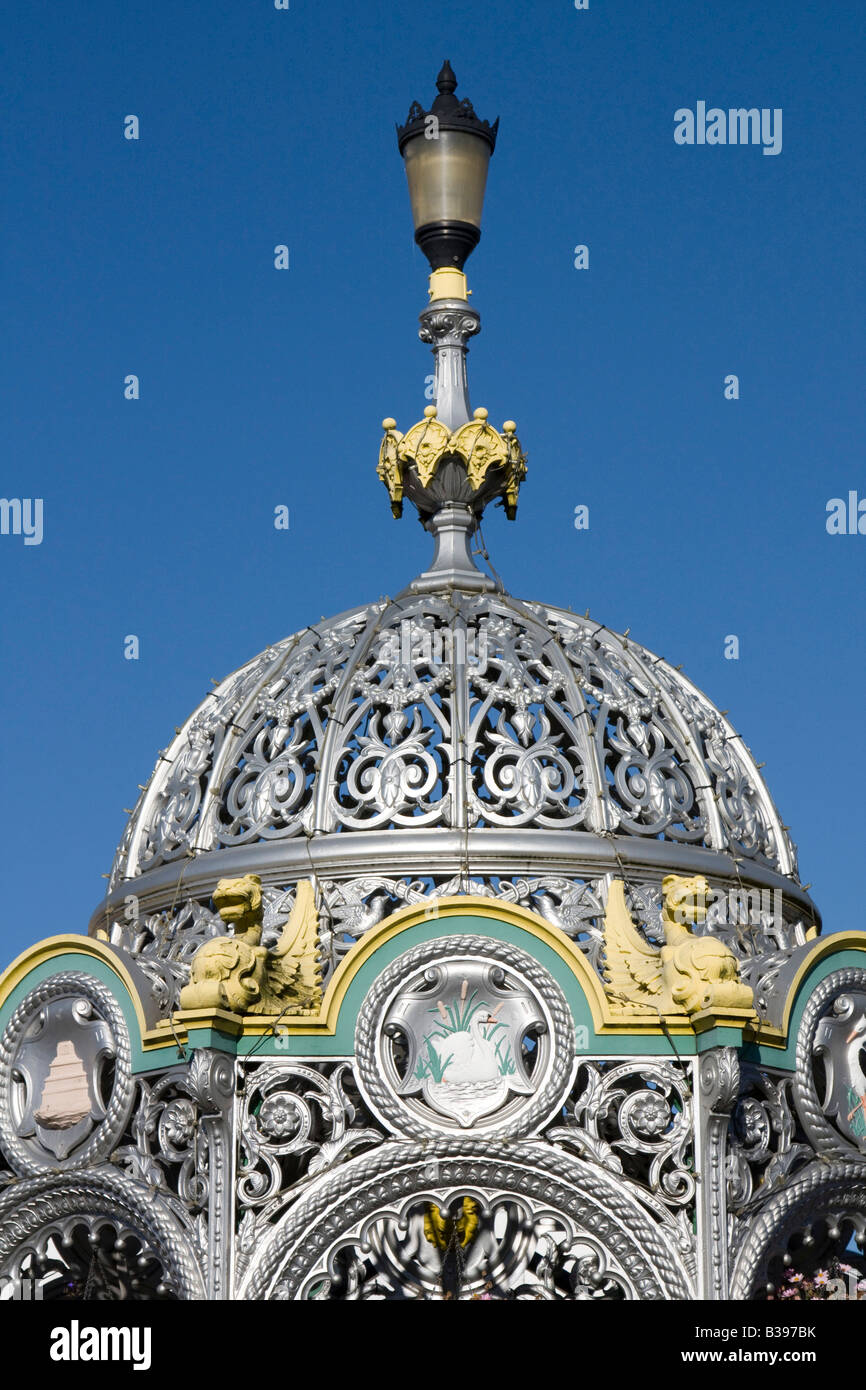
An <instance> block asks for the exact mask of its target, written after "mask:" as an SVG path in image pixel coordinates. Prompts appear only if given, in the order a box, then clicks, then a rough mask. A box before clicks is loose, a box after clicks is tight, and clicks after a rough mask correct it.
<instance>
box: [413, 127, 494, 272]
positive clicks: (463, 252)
mask: <svg viewBox="0 0 866 1390" xmlns="http://www.w3.org/2000/svg"><path fill="white" fill-rule="evenodd" d="M490 154H491V146H490V141H489V140H487V139H484V138H483V137H481V136H478V135H475V134H473V133H472V132H470V131H468V130H441V129H440V130H439V132H438V137H437V138H436V139H435V140H428V139H427V138H426V136H425V135H424V134H419V135H416V136H414V137H413V138H412V139H410V140H407V141H406V143H405V145H404V147H403V159H404V161H405V164H406V177H407V179H408V181H409V199H410V202H411V204H412V220H413V222H414V224H415V240H416V241H417V243H418V245H419V246H420V247H421V250H422V251H423V252H424V254H425V255H426V257H427V259H428V260H429V262H430V266H431V268H432V269H433V270H438V269H439V268H440V267H441V266H457V267H458V269H461V270H462V268H463V263H464V261H465V260H466V257H467V256H468V255H469V253H470V251H472V249H473V248H474V247H475V246H477V244H478V240H479V238H480V236H481V210H482V207H483V205H484V189H485V187H486V184H487V168H488V165H489V163H490Z"/></svg>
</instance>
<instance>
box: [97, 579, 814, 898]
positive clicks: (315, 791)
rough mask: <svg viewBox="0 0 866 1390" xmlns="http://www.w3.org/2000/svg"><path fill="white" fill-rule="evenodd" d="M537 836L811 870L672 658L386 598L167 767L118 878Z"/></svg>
mask: <svg viewBox="0 0 866 1390" xmlns="http://www.w3.org/2000/svg"><path fill="white" fill-rule="evenodd" d="M438 826H450V827H456V828H459V829H461V830H464V829H466V828H468V827H480V828H483V827H488V826H489V827H509V828H522V827H534V828H538V829H579V830H585V831H588V832H592V833H596V834H598V833H601V834H605V833H612V834H617V835H628V836H637V837H643V838H646V837H651V838H661V839H667V840H672V841H675V842H679V843H683V844H694V845H699V846H705V847H708V848H715V849H733V850H735V851H736V852H737V853H738V855H740V856H743V857H750V858H753V859H755V860H758V861H760V862H762V863H765V864H767V865H769V866H771V867H773V868H777V869H779V870H780V871H781V872H782V873H794V872H796V857H795V850H794V847H793V846H792V845H791V843H790V841H789V839H788V837H787V835H786V832H785V830H784V828H783V827H782V826H781V823H780V821H779V818H778V815H777V813H776V811H775V808H774V807H773V804H772V802H771V800H770V798H769V795H768V793H767V791H766V788H765V787H764V785H763V783H762V782H761V779H760V776H759V773H758V770H757V768H756V766H755V764H754V762H753V761H752V759H751V757H750V755H749V754H748V750H747V749H745V747H744V745H743V744H742V741H741V740H740V739H739V738H738V736H737V735H736V734H735V733H734V731H733V729H731V728H730V726H729V725H728V724H727V722H726V721H725V720H724V719H723V717H722V716H721V715H720V714H719V713H718V711H716V710H715V709H714V708H713V706H712V705H711V704H710V703H709V701H707V700H706V699H705V697H704V696H702V695H701V694H700V692H698V691H697V690H695V688H694V687H693V686H691V685H690V684H689V682H688V681H686V680H685V679H684V678H683V677H680V676H678V674H677V673H676V672H675V671H673V670H672V669H671V668H670V667H669V666H667V665H666V663H664V662H663V661H661V660H660V659H659V658H655V657H653V656H652V655H651V653H649V652H647V651H645V650H644V649H643V648H641V647H639V646H637V645H636V644H634V643H632V642H630V641H628V640H627V639H625V638H620V637H617V636H616V634H614V633H611V632H609V631H608V630H607V629H605V628H602V627H601V626H600V625H598V624H594V623H591V622H589V621H588V620H580V619H578V618H576V617H574V616H573V615H571V614H568V613H564V612H562V611H561V610H556V609H550V608H546V607H544V606H542V605H540V604H531V603H520V602H518V601H517V600H514V599H511V598H508V597H507V596H505V595H498V594H496V595H494V594H485V595H461V594H457V593H455V594H449V595H445V594H442V595H435V594H431V595H417V596H412V597H408V598H405V599H401V600H398V601H395V602H393V603H391V602H389V601H387V600H380V601H379V602H378V603H376V604H371V605H369V606H368V607H366V608H364V609H359V610H355V611H354V612H352V613H350V614H347V615H343V616H342V617H340V618H337V619H334V620H331V621H330V622H323V623H322V625H321V626H320V627H318V628H309V629H307V630H306V631H305V632H303V633H301V634H299V635H298V636H296V637H292V638H288V639H286V641H284V642H282V643H280V644H279V645H278V646H276V647H274V648H271V649H269V650H268V651H266V652H265V653H263V654H262V656H260V657H258V658H256V660H255V661H253V662H251V663H249V665H247V666H245V667H243V668H241V670H239V671H238V672H236V673H235V674H234V675H233V676H231V677H229V678H228V679H227V680H226V681H224V682H223V683H222V685H221V686H220V687H219V688H218V689H217V690H215V691H214V692H213V693H212V694H211V695H210V696H209V697H208V699H207V700H206V701H205V702H204V703H203V704H202V705H201V706H200V707H199V709H198V710H197V711H196V712H195V714H194V715H193V716H192V717H191V719H190V720H189V721H188V723H187V725H186V726H185V728H184V730H183V731H182V732H181V733H180V734H179V735H178V738H177V739H176V740H175V743H174V744H172V746H171V747H170V748H169V749H168V750H167V751H166V752H165V753H163V754H161V755H160V760H159V762H158V764H157V768H156V770H155V772H154V775H153V778H152V780H151V783H150V784H149V786H148V788H147V789H146V791H145V792H144V793H143V795H142V797H141V798H140V799H139V802H138V805H137V806H136V808H135V810H134V811H133V813H132V819H131V822H130V824H129V826H128V827H127V830H126V831H125V833H124V836H123V839H122V841H121V845H120V848H119V851H118V857H117V860H116V864H115V870H114V874H113V878H112V883H113V884H114V885H116V884H117V883H119V882H120V881H122V880H123V879H124V878H126V879H129V878H134V877H135V876H136V875H137V874H139V873H141V872H143V871H145V870H148V869H150V868H153V867H156V866H157V865H159V864H161V863H165V862H167V861H171V860H174V859H178V858H182V857H183V856H185V855H187V854H189V853H191V852H198V851H200V850H205V849H213V848H217V847H220V846H230V845H241V844H247V843H253V842H257V841H267V840H274V839H282V838H289V837H297V836H300V835H304V834H308V835H315V834H320V833H322V834H324V833H334V832H337V831H340V830H381V829H388V828H392V827H400V828H404V827H413V828H426V827H438Z"/></svg>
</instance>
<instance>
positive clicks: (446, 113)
mask: <svg viewBox="0 0 866 1390" xmlns="http://www.w3.org/2000/svg"><path fill="white" fill-rule="evenodd" d="M436 87H437V89H438V92H439V95H438V96H437V97H436V99H435V100H434V102H433V105H432V106H431V107H430V110H429V111H425V110H424V107H423V106H422V105H421V103H420V102H418V101H413V102H412V105H411V106H410V107H409V115H408V116H407V117H406V124H405V125H398V126H397V144H398V145H399V147H400V153H401V154H402V153H403V149H404V146H405V145H406V143H407V141H409V140H411V139H413V138H414V136H416V135H423V134H424V129H425V125H424V123H425V121H426V120H427V117H428V116H435V117H436V119H437V121H438V122H439V129H440V130H465V131H467V132H468V133H469V134H470V135H479V136H480V137H481V138H482V140H486V141H487V143H488V145H489V146H490V153H491V154H492V153H493V151H494V149H495V147H496V132H497V131H498V129H499V117H498V116H497V118H496V120H495V121H494V122H493V125H491V124H490V122H489V121H482V120H480V119H479V118H478V116H476V114H475V108H474V106H473V105H472V102H471V101H470V100H469V99H468V97H464V98H463V99H462V101H460V100H458V98H457V97H456V96H455V95H454V93H455V91H456V89H457V78H456V77H455V76H454V69H453V68H452V66H451V64H450V63H449V61H448V59H447V58H446V59H445V62H444V63H443V64H442V67H441V69H440V72H439V76H438V77H437V78H436Z"/></svg>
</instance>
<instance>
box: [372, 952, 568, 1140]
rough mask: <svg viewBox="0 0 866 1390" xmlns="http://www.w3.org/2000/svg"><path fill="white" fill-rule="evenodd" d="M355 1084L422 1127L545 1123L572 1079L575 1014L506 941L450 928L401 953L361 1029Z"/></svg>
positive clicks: (378, 984)
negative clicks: (448, 932)
mask: <svg viewBox="0 0 866 1390" xmlns="http://www.w3.org/2000/svg"><path fill="white" fill-rule="evenodd" d="M355 1055H356V1058H357V1067H358V1085H359V1087H360V1090H361V1092H362V1094H363V1095H364V1097H365V1099H366V1101H367V1104H368V1105H369V1107H370V1109H371V1110H372V1111H373V1112H374V1113H375V1114H377V1115H379V1116H380V1118H381V1119H382V1121H383V1123H385V1124H386V1125H387V1126H388V1128H390V1129H392V1130H394V1131H396V1132H397V1133H398V1134H405V1135H410V1136H412V1137H414V1138H423V1137H425V1136H430V1135H435V1134H442V1133H447V1132H449V1131H451V1132H453V1131H454V1130H456V1129H471V1130H472V1132H473V1134H478V1133H484V1134H486V1135H488V1136H489V1137H490V1138H491V1139H493V1138H498V1137H504V1136H506V1135H507V1136H508V1137H509V1138H516V1137H519V1136H521V1135H524V1134H530V1133H532V1131H533V1130H535V1129H537V1128H539V1127H540V1126H541V1125H542V1124H543V1123H544V1122H545V1121H546V1120H548V1119H549V1118H550V1116H551V1114H552V1113H553V1112H554V1111H555V1110H556V1109H557V1108H558V1107H559V1106H560V1105H561V1104H562V1102H563V1100H564V1098H565V1096H566V1095H567V1093H568V1090H569V1087H570V1085H571V1077H572V1071H573V1065H574V1063H573V1058H574V1025H573V1022H572V1019H571V1014H570V1012H569V1009H568V1006H567V1004H566V1002H565V999H564V997H563V995H562V991H561V990H560V989H559V986H558V985H557V984H556V983H555V982H554V980H553V979H552V978H551V976H550V975H549V974H548V973H547V971H546V970H544V969H543V968H542V967H541V966H540V965H538V963H537V962H536V961H533V960H532V959H531V958H530V957H529V956H528V955H526V953H525V952H523V951H520V950H518V949H517V948H515V947H513V946H509V945H508V944H507V943H506V942H501V941H491V940H489V939H488V938H486V937H476V936H446V937H440V938H439V939H438V940H436V941H431V942H429V943H428V944H426V945H424V946H418V947H415V948H414V949H413V950H411V951H407V952H405V953H404V954H403V955H401V956H398V958H397V960H396V961H394V963H393V964H392V965H390V966H389V967H388V968H387V969H386V970H384V971H383V972H382V974H381V975H380V976H379V978H378V979H377V980H376V981H375V983H374V984H373V985H372V987H371V989H370V990H369V992H368V993H367V996H366V998H365V1000H364V1004H363V1006H362V1008H361V1011H360V1013H359V1015H358V1023H357V1027H356V1030H355Z"/></svg>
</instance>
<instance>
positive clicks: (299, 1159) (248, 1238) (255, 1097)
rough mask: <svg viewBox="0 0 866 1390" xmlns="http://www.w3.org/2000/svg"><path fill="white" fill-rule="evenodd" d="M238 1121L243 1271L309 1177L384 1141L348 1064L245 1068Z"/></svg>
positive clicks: (290, 1063)
mask: <svg viewBox="0 0 866 1390" xmlns="http://www.w3.org/2000/svg"><path fill="white" fill-rule="evenodd" d="M238 1124H239V1136H238V1144H239V1151H238V1152H239V1158H238V1175H237V1202H238V1212H239V1227H238V1248H239V1260H240V1263H241V1265H242V1266H243V1265H244V1264H245V1263H246V1261H247V1259H248V1257H249V1255H250V1253H251V1252H252V1250H253V1249H254V1248H255V1244H256V1241H257V1240H258V1239H259V1238H260V1237H261V1233H262V1232H263V1231H264V1230H265V1229H266V1228H267V1226H268V1225H269V1223H271V1222H272V1221H273V1220H274V1219H275V1218H276V1217H277V1216H278V1215H279V1214H281V1212H282V1211H283V1210H284V1209H285V1207H286V1206H288V1205H289V1204H290V1203H292V1202H295V1201H297V1199H298V1198H299V1197H300V1195H301V1194H302V1193H303V1191H304V1190H305V1189H306V1187H308V1186H309V1184H310V1182H311V1181H312V1180H313V1179H315V1178H316V1177H317V1176H319V1175H320V1174H322V1173H325V1172H327V1171H329V1170H330V1169H331V1168H334V1167H335V1166H337V1165H339V1164H341V1163H345V1162H346V1161H347V1160H348V1159H349V1158H350V1157H352V1156H353V1155H354V1154H356V1153H359V1152H361V1151H363V1150H364V1149H368V1148H370V1147H371V1146H373V1145H375V1144H380V1143H381V1142H382V1140H383V1139H384V1138H385V1131H384V1130H383V1129H382V1128H381V1127H380V1126H378V1125H377V1124H376V1121H375V1120H374V1119H373V1117H372V1116H370V1115H369V1113H368V1112H367V1110H366V1108H365V1106H364V1103H363V1101H362V1100H361V1098H360V1096H359V1094H358V1090H357V1087H356V1085H355V1083H354V1078H353V1074H352V1068H351V1066H350V1064H349V1063H348V1062H340V1063H336V1064H335V1063H319V1064H316V1065H313V1064H310V1065H305V1064H303V1063H301V1062H294V1061H291V1060H289V1059H288V1058H287V1059H286V1060H285V1061H278V1062H264V1063H257V1064H253V1065H250V1064H247V1066H246V1068H245V1071H244V1073H243V1081H242V1094H241V1100H240V1110H239V1120H238Z"/></svg>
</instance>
